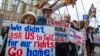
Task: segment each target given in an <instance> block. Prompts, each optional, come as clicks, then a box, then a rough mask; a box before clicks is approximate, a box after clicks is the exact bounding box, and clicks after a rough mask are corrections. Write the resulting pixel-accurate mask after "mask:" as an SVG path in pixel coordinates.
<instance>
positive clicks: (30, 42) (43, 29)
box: [5, 23, 55, 56]
mask: <svg viewBox="0 0 100 56" xmlns="http://www.w3.org/2000/svg"><path fill="white" fill-rule="evenodd" d="M5 56H55V35H54V27H50V26H39V25H38V26H37V25H28V24H18V23H11V24H10V31H9V34H8V39H7V46H6V54H5Z"/></svg>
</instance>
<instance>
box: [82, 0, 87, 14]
mask: <svg viewBox="0 0 100 56" xmlns="http://www.w3.org/2000/svg"><path fill="white" fill-rule="evenodd" d="M81 3H82V7H83V10H84V13H85V14H86V11H85V8H84V4H83V1H82V0H81Z"/></svg>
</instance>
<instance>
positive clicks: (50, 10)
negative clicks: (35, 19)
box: [42, 8, 52, 14]
mask: <svg viewBox="0 0 100 56" xmlns="http://www.w3.org/2000/svg"><path fill="white" fill-rule="evenodd" d="M46 11H49V12H52V9H49V8H43V9H42V13H43V14H44V13H45V12H46Z"/></svg>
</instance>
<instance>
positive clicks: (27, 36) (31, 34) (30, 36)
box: [25, 32, 34, 40]
mask: <svg viewBox="0 0 100 56" xmlns="http://www.w3.org/2000/svg"><path fill="white" fill-rule="evenodd" d="M25 39H28V40H33V39H34V32H25Z"/></svg>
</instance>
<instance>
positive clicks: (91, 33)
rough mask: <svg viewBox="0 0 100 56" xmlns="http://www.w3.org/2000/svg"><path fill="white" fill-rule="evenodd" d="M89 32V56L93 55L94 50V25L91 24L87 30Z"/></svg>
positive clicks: (87, 42) (87, 43) (87, 45)
mask: <svg viewBox="0 0 100 56" xmlns="http://www.w3.org/2000/svg"><path fill="white" fill-rule="evenodd" d="M86 31H87V32H86V33H87V40H86V49H87V56H91V53H92V51H93V50H94V43H93V33H94V30H93V27H91V26H89V27H88V28H87V30H86Z"/></svg>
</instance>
